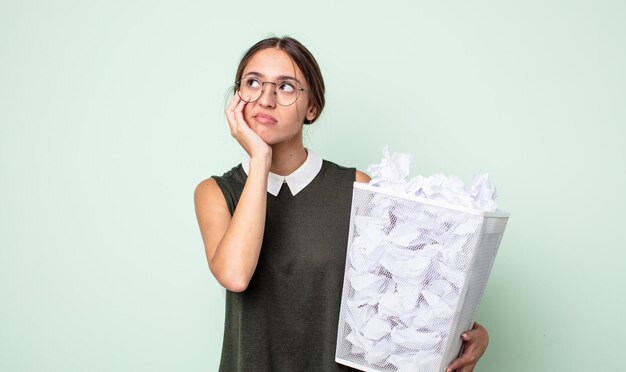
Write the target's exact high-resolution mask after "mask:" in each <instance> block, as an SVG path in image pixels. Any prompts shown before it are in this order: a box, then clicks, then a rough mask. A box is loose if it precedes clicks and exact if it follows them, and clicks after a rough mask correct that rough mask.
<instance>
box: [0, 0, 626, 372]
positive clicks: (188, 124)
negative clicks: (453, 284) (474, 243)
mask: <svg viewBox="0 0 626 372" xmlns="http://www.w3.org/2000/svg"><path fill="white" fill-rule="evenodd" d="M625 20H626V3H625V2H623V1H592V0H587V1H582V0H581V1H555V0H547V1H546V0H542V1H535V0H532V1H500V2H496V1H484V0H481V1H387V2H378V1H377V2H374V1H372V2H371V3H368V2H363V1H336V2H334V1H333V2H331V1H316V2H296V1H274V0H272V1H233V2H227V1H220V2H209V1H147V0H146V1H100V0H98V1H82V2H81V1H15V0H10V1H7V0H1V1H0V370H1V371H10V372H14V371H15V372H18V371H55V372H56V371H59V372H61V371H63V372H73V371H214V370H216V369H217V366H218V363H219V355H220V348H221V341H222V329H223V328H222V327H223V316H224V309H223V306H224V302H223V296H222V293H221V291H220V287H219V285H218V284H217V282H216V281H215V279H214V278H213V277H212V275H211V274H210V272H209V270H208V266H207V263H206V258H205V255H204V250H203V246H202V240H201V237H200V233H199V230H198V227H197V223H196V219H195V214H194V208H193V191H194V188H195V186H196V184H197V183H198V182H200V181H201V180H202V179H205V178H207V177H209V176H211V175H213V174H222V173H224V172H225V171H227V170H228V169H230V168H231V167H232V166H234V165H235V164H237V163H238V162H240V161H241V156H242V154H243V151H242V150H241V149H240V148H239V147H238V145H237V143H236V142H235V141H234V140H233V139H232V138H231V137H230V134H229V131H228V126H227V123H226V120H225V118H224V115H223V110H224V107H225V103H226V101H227V99H228V97H229V96H228V89H229V87H231V86H232V84H233V79H234V74H235V69H236V67H237V63H238V61H239V58H240V57H241V55H242V54H243V53H244V51H245V50H246V49H247V48H248V47H249V46H251V45H252V44H253V43H255V42H256V41H258V40H260V39H262V38H264V37H267V36H271V35H278V36H283V35H290V36H293V37H295V38H297V39H299V40H300V41H301V42H302V43H303V44H304V45H306V46H307V47H308V48H309V49H310V50H311V51H312V52H313V54H314V55H315V56H316V58H317V59H318V62H319V64H320V66H321V69H322V72H323V74H324V77H325V80H326V84H327V106H326V109H325V110H324V112H323V114H322V117H321V119H320V120H319V121H318V122H317V123H315V124H314V125H313V126H311V127H310V128H308V130H307V131H306V134H305V137H306V138H305V144H306V145H307V146H309V147H311V148H312V149H314V150H315V151H316V152H317V153H318V154H320V155H321V156H322V157H324V158H326V159H329V160H332V161H335V162H337V163H339V164H342V165H346V166H356V167H357V168H359V169H361V170H366V169H367V166H368V165H369V164H372V163H377V162H379V160H380V158H381V154H382V148H383V146H384V145H390V146H391V147H392V149H394V150H396V151H400V152H407V153H411V154H413V155H414V159H415V160H414V164H413V170H412V175H416V174H422V175H432V174H434V173H445V174H454V175H458V176H460V177H461V178H463V179H464V180H465V181H466V182H469V180H470V179H471V176H472V175H473V174H475V173H484V172H487V173H489V174H490V176H491V177H492V179H493V181H494V182H495V184H496V186H497V187H498V190H499V194H500V197H499V199H498V201H499V206H500V208H501V209H504V210H506V211H508V212H510V213H511V219H510V221H509V225H508V227H507V232H506V233H505V235H504V239H503V241H502V244H501V246H500V251H499V253H498V257H497V259H496V262H495V265H494V268H493V271H492V274H491V277H490V280H489V284H488V286H487V289H486V292H485V296H484V299H483V302H482V304H481V307H480V312H479V315H478V321H479V322H481V323H482V324H484V325H485V326H486V327H487V329H488V330H489V332H490V336H491V342H490V346H489V348H488V350H487V353H486V354H485V356H484V357H483V358H482V360H481V361H480V363H479V365H478V370H479V371H493V372H495V371H503V370H506V371H520V372H521V371H524V372H526V371H600V370H619V369H621V368H623V366H622V364H623V362H622V361H621V358H620V357H621V352H623V350H624V348H625V347H626V343H625V342H624V335H625V334H626V327H624V325H623V315H624V314H625V313H626V304H625V301H624V289H623V288H624V287H623V283H624V281H625V280H626V270H625V264H624V262H625V259H626V254H625V251H626V244H625V243H626V236H625V235H626V233H625V231H626V229H625V227H626V223H625V218H624V207H626V196H625V195H624V190H626V176H625V172H624V165H623V164H624V161H625V160H626V150H625V148H626V146H625V142H626V141H625V134H626V133H625V131H624V125H625V124H626V105H625V103H626V68H625V66H626V26H625V25H626V22H625Z"/></svg>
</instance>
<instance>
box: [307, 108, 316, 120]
mask: <svg viewBox="0 0 626 372" xmlns="http://www.w3.org/2000/svg"><path fill="white" fill-rule="evenodd" d="M316 117H317V109H316V108H315V106H313V105H311V106H309V110H308V111H307V112H306V120H307V121H313V120H314V119H315V118H316Z"/></svg>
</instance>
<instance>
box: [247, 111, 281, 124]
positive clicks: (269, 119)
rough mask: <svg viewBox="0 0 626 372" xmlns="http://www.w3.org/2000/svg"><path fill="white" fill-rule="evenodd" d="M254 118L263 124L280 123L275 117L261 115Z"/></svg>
mask: <svg viewBox="0 0 626 372" xmlns="http://www.w3.org/2000/svg"><path fill="white" fill-rule="evenodd" d="M253 118H254V119H255V120H256V121H258V122H259V123H262V124H276V122H278V120H276V118H274V117H273V116H271V115H267V114H261V113H258V114H255V115H254V116H253Z"/></svg>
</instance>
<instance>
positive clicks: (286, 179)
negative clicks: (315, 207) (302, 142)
mask: <svg viewBox="0 0 626 372" xmlns="http://www.w3.org/2000/svg"><path fill="white" fill-rule="evenodd" d="M305 150H306V152H307V154H308V155H307V157H306V160H305V161H304V163H303V164H302V165H301V166H300V168H298V169H296V170H295V171H293V173H291V174H290V175H288V176H281V175H279V174H276V173H272V172H269V174H268V175H267V192H269V193H270V194H272V195H274V196H277V195H278V192H279V191H280V188H281V187H282V186H283V183H287V186H289V190H291V194H292V195H296V194H297V193H299V192H300V191H302V190H303V189H304V188H305V187H307V186H308V185H309V183H311V181H313V179H314V178H315V176H317V174H318V173H319V172H320V169H322V158H320V157H319V156H317V154H316V153H314V152H313V151H312V150H309V149H306V148H305ZM241 165H242V166H243V171H244V172H246V175H248V173H249V171H250V157H248V156H246V157H245V159H244V161H242V162H241Z"/></svg>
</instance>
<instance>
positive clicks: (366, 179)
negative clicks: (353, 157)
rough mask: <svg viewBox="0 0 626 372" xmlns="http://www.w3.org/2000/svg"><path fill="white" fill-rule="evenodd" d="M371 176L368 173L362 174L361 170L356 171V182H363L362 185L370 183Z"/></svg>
mask: <svg viewBox="0 0 626 372" xmlns="http://www.w3.org/2000/svg"><path fill="white" fill-rule="evenodd" d="M370 179H371V178H370V176H368V175H367V173H365V172H361V171H360V170H358V169H357V171H356V176H355V181H356V182H361V183H368V182H369V181H370Z"/></svg>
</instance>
